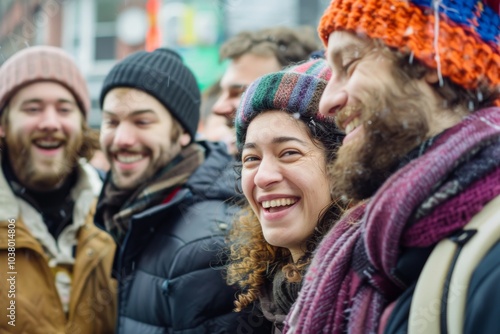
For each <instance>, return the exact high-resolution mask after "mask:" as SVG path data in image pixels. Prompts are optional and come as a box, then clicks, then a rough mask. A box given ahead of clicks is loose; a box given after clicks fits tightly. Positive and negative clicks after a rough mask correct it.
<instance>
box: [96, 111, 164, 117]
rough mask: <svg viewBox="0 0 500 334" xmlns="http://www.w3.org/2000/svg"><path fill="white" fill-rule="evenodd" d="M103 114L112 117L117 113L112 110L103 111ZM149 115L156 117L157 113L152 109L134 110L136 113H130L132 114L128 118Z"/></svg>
mask: <svg viewBox="0 0 500 334" xmlns="http://www.w3.org/2000/svg"><path fill="white" fill-rule="evenodd" d="M102 112H103V114H108V115H110V116H115V115H116V113H114V112H112V111H110V110H103V111H102ZM149 113H151V114H154V115H156V113H155V112H154V110H152V109H139V110H134V111H132V112H130V114H128V116H132V117H134V116H138V115H143V114H149Z"/></svg>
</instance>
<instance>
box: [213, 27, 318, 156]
mask: <svg viewBox="0 0 500 334" xmlns="http://www.w3.org/2000/svg"><path fill="white" fill-rule="evenodd" d="M317 49H318V45H317V43H316V41H315V36H314V34H313V33H312V29H307V28H299V29H297V28H288V27H273V28H266V29H262V30H258V31H243V32H240V33H239V34H237V35H236V36H234V37H232V38H231V39H229V40H228V41H227V42H225V43H224V44H223V45H222V46H221V49H220V59H221V60H224V59H228V60H229V61H230V62H229V66H228V68H227V69H226V71H225V73H224V75H223V76H222V78H221V81H220V88H221V93H220V96H219V98H218V99H217V101H216V102H215V104H214V105H213V107H212V112H213V113H214V115H213V118H217V117H224V118H225V120H226V124H227V127H228V128H229V129H227V130H228V131H227V132H228V133H230V135H229V136H226V137H224V142H225V143H226V145H227V146H228V150H229V152H230V153H231V154H236V151H237V149H236V146H235V140H236V133H235V131H234V124H233V123H234V116H235V113H236V109H238V106H239V105H240V99H241V95H242V94H243V92H244V91H245V89H246V88H247V87H248V85H250V84H251V83H252V82H253V81H254V80H256V79H257V78H259V77H260V76H262V75H264V74H268V73H272V72H277V71H279V70H281V69H283V68H284V67H286V66H289V65H292V64H295V63H298V62H301V61H304V60H306V59H308V58H309V56H310V55H311V53H313V52H314V51H316V50H317ZM221 131H223V130H221Z"/></svg>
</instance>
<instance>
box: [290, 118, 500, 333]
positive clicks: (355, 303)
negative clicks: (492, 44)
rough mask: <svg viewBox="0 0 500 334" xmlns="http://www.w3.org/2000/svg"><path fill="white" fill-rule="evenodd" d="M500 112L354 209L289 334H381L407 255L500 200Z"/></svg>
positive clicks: (452, 132)
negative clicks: (410, 249) (403, 257)
mask: <svg viewBox="0 0 500 334" xmlns="http://www.w3.org/2000/svg"><path fill="white" fill-rule="evenodd" d="M499 138H500V109H499V108H488V109H483V110H480V111H477V112H475V113H474V114H472V115H470V116H469V117H467V118H466V119H465V120H464V121H463V122H461V123H460V124H458V125H457V126H455V127H453V128H451V129H448V130H447V131H445V132H444V133H443V134H442V135H440V136H439V137H437V139H436V140H435V142H434V143H432V145H431V147H430V148H429V149H428V150H427V151H426V153H425V154H424V155H422V156H421V157H419V158H417V159H415V160H413V161H412V162H410V163H409V164H408V165H406V166H405V167H403V168H402V169H400V170H399V171H398V172H396V173H395V174H393V175H392V176H391V177H390V178H389V179H388V180H387V181H386V182H385V183H384V184H383V186H382V187H381V188H380V189H379V190H378V191H377V193H376V194H375V195H374V196H373V197H372V198H371V199H370V200H369V201H368V202H367V203H361V204H360V205H358V206H357V207H355V208H353V209H352V210H351V211H350V212H348V213H347V214H346V215H344V217H343V218H342V219H341V220H340V221H339V222H338V223H337V224H336V225H335V227H334V228H333V229H332V230H331V231H330V232H329V233H328V234H327V235H326V236H325V238H324V239H323V241H322V242H321V244H320V245H319V247H318V249H317V252H316V254H315V256H314V259H313V261H312V263H311V266H310V268H309V270H308V272H307V274H306V276H305V278H304V285H303V287H302V290H301V292H300V294H299V299H298V300H297V302H296V304H295V305H294V307H293V308H292V311H291V312H290V314H289V316H288V318H287V321H286V327H285V329H284V332H285V333H311V334H317V333H345V332H348V333H354V334H356V333H376V332H377V330H378V325H379V322H380V317H381V315H382V312H383V311H384V308H385V307H386V306H387V305H388V303H389V302H391V301H393V300H395V299H397V298H398V297H399V296H400V295H401V293H402V292H403V291H404V289H405V288H406V286H405V284H404V283H403V282H402V281H400V280H399V279H398V278H397V277H396V276H395V275H394V272H395V268H396V264H397V262H398V259H399V255H400V250H401V249H402V247H425V246H429V245H434V244H436V243H437V242H438V241H439V240H441V239H443V238H445V237H446V236H448V235H449V234H450V233H452V232H454V231H457V230H459V229H460V228H462V227H463V226H464V225H465V224H467V222H468V221H469V220H470V218H471V217H473V216H474V215H475V214H476V213H477V212H479V211H480V210H481V208H482V207H483V206H484V205H485V204H486V203H488V202H489V201H490V200H491V199H492V198H494V197H495V196H497V195H498V194H500V167H499V165H500V141H499Z"/></svg>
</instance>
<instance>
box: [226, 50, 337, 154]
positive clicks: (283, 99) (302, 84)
mask: <svg viewBox="0 0 500 334" xmlns="http://www.w3.org/2000/svg"><path fill="white" fill-rule="evenodd" d="M330 76H331V71H330V68H329V67H328V64H327V63H326V61H325V60H324V59H315V60H312V61H307V62H305V63H302V64H299V65H296V66H292V67H289V68H287V69H285V70H283V71H280V72H276V73H270V74H266V75H264V76H262V77H260V78H258V79H257V80H255V81H254V82H252V84H250V86H248V88H247V90H246V91H245V93H244V95H243V97H242V99H241V103H240V105H239V107H238V110H237V111H236V117H235V128H236V146H237V148H238V151H240V152H241V148H242V146H243V144H244V143H245V138H246V132H247V129H248V126H249V125H250V122H251V121H252V120H253V119H254V118H255V116H257V115H258V114H260V113H261V112H264V111H270V110H284V111H287V112H289V113H290V114H294V115H295V116H296V117H297V118H300V119H302V120H306V119H307V120H309V119H311V117H312V118H315V117H320V116H318V115H317V114H318V108H319V101H320V99H321V94H322V93H323V90H324V89H325V87H326V85H327V83H328V80H329V79H330Z"/></svg>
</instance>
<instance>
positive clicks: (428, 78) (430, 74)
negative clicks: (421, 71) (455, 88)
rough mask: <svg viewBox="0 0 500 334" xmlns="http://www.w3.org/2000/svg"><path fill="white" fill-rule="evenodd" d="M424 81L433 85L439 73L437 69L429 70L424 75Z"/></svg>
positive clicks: (436, 81) (437, 80)
mask: <svg viewBox="0 0 500 334" xmlns="http://www.w3.org/2000/svg"><path fill="white" fill-rule="evenodd" d="M424 79H425V82H427V83H428V84H430V85H434V84H436V83H438V82H439V75H438V72H437V70H430V71H427V73H426V74H425V76H424Z"/></svg>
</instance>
